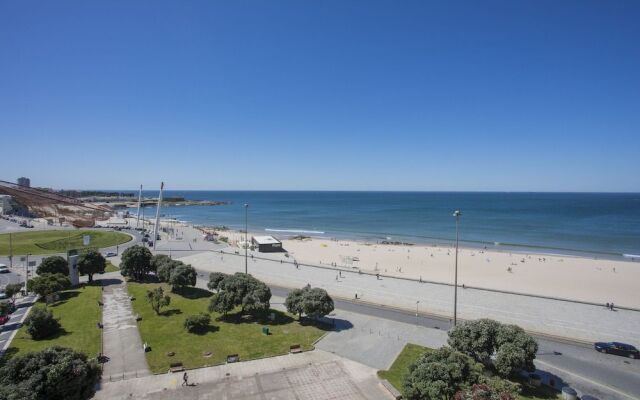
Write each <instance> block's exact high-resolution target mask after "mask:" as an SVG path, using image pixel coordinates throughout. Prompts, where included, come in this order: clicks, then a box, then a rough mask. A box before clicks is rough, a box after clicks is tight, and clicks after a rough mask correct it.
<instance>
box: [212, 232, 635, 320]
mask: <svg viewBox="0 0 640 400" xmlns="http://www.w3.org/2000/svg"><path fill="white" fill-rule="evenodd" d="M218 233H219V234H220V236H226V237H228V239H229V244H230V245H231V246H236V247H237V246H238V245H241V244H242V243H243V242H244V233H241V232H237V231H218ZM251 235H265V233H264V232H255V233H251V232H250V234H249V237H250V236H251ZM276 237H277V236H276ZM280 239H283V238H280ZM249 240H250V239H249ZM282 242H283V247H284V249H285V250H286V251H287V253H288V255H289V256H290V257H289V258H288V259H289V260H291V259H292V258H293V259H295V260H297V261H298V262H301V263H308V264H316V265H328V266H336V267H341V268H345V269H360V270H361V271H366V272H373V273H380V274H384V275H389V276H398V277H404V278H412V279H423V280H428V281H436V282H444V283H453V280H454V254H455V252H454V251H455V249H454V248H453V247H450V246H442V245H438V246H434V245H398V244H376V243H366V242H359V241H351V240H332V239H319V238H310V239H303V240H291V239H284V240H282ZM260 254H261V256H265V257H270V258H285V256H284V254H282V253H280V254H278V253H268V254H263V253H260ZM458 284H459V285H463V284H464V285H468V286H475V287H481V288H488V289H498V290H507V291H513V292H519V293H526V294H535V295H543V296H551V297H560V298H568V299H573V300H580V301H588V302H595V303H602V304H605V303H607V302H609V303H611V302H613V303H614V304H616V305H620V306H627V307H635V308H640V290H639V289H638V285H639V284H640V262H638V261H635V262H634V261H631V260H629V261H623V260H607V259H595V258H588V257H578V256H564V255H553V254H540V253H535V254H533V253H531V254H526V253H516V252H508V251H497V250H495V249H487V250H482V249H472V248H460V250H459V253H458Z"/></svg>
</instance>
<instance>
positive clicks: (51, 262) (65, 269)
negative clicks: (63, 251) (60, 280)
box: [36, 256, 69, 275]
mask: <svg viewBox="0 0 640 400" xmlns="http://www.w3.org/2000/svg"><path fill="white" fill-rule="evenodd" d="M36 273H37V274H38V275H42V274H62V275H69V264H68V263H67V260H65V259H64V258H63V257H60V256H51V257H47V258H44V259H43V260H42V262H41V263H40V265H38V268H36Z"/></svg>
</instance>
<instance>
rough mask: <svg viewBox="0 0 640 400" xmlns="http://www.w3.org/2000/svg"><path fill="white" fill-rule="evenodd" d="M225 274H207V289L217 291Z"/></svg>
mask: <svg viewBox="0 0 640 400" xmlns="http://www.w3.org/2000/svg"><path fill="white" fill-rule="evenodd" d="M227 276H229V275H227V274H223V273H222V272H212V273H210V274H209V282H208V283H207V287H208V288H209V289H210V290H218V285H220V282H222V280H223V279H224V278H226V277H227Z"/></svg>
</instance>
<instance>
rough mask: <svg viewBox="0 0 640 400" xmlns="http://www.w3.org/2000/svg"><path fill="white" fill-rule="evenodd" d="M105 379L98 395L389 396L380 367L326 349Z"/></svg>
mask: <svg viewBox="0 0 640 400" xmlns="http://www.w3.org/2000/svg"><path fill="white" fill-rule="evenodd" d="M188 375H189V383H190V384H189V385H188V386H183V385H182V373H175V374H171V373H167V374H161V375H152V376H148V377H144V378H139V379H133V380H129V381H121V382H110V383H109V382H105V383H103V384H102V387H101V390H100V391H98V392H97V394H96V396H95V398H96V399H110V400H111V399H113V400H118V399H131V398H135V399H145V400H146V399H148V400H170V399H185V400H187V399H189V400H190V399H193V400H196V399H197V400H200V399H201V400H205V399H206V400H209V399H210V400H214V399H215V400H253V399H256V400H258V399H261V400H280V399H282V400H285V399H292V400H294V399H295V400H325V399H327V400H329V399H333V400H388V399H390V398H391V397H390V396H389V394H388V392H387V391H386V389H384V388H383V387H382V386H381V385H380V384H379V381H378V379H377V377H376V370H375V369H372V368H369V367H366V366H363V365H361V364H358V363H355V362H353V361H349V360H346V359H343V358H340V357H338V356H335V355H333V354H330V353H327V352H323V351H319V350H318V351H312V352H306V353H302V354H295V355H294V354H289V355H285V356H279V357H272V358H268V359H262V360H254V361H245V362H241V363H236V364H227V365H220V366H216V367H208V368H200V369H195V370H190V371H188Z"/></svg>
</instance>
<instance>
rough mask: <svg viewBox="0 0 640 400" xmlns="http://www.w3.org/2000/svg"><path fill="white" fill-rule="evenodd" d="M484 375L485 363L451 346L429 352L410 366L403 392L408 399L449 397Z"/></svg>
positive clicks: (446, 399) (435, 399) (430, 399)
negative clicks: (483, 365)
mask: <svg viewBox="0 0 640 400" xmlns="http://www.w3.org/2000/svg"><path fill="white" fill-rule="evenodd" d="M481 374H482V364H479V363H477V362H475V361H474V360H473V359H472V358H471V357H469V356H467V355H466V354H462V353H460V352H458V351H455V350H453V349H451V348H450V347H441V348H440V349H438V350H435V351H432V352H428V353H425V354H424V355H422V356H421V357H420V358H419V359H418V360H417V361H416V362H415V363H413V364H412V365H410V366H409V373H408V374H407V376H406V377H405V380H404V383H403V386H402V392H403V396H404V398H405V399H407V400H432V399H433V400H448V399H451V398H452V397H453V396H454V394H455V393H456V392H458V391H459V390H466V389H467V388H469V387H470V386H471V385H473V384H474V383H476V382H477V381H478V379H479V378H480V376H481Z"/></svg>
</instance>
